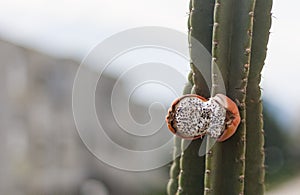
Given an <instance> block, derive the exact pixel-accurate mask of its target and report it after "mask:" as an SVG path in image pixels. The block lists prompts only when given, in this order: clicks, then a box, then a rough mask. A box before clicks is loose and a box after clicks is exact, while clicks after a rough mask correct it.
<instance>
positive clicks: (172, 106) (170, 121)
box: [166, 94, 207, 140]
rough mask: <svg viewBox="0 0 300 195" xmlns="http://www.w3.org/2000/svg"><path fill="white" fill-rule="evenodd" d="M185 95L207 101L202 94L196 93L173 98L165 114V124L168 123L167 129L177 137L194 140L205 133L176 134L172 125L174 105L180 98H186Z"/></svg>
mask: <svg viewBox="0 0 300 195" xmlns="http://www.w3.org/2000/svg"><path fill="white" fill-rule="evenodd" d="M187 97H196V98H199V99H201V100H202V101H203V102H206V101H207V99H206V98H204V97H202V96H200V95H196V94H187V95H183V96H181V97H180V98H177V99H175V100H174V101H173V102H172V105H171V107H170V108H169V110H168V114H167V116H166V122H167V124H168V128H169V130H170V131H171V132H172V133H174V134H176V135H178V136H179V137H181V138H183V139H187V140H195V139H198V138H202V137H203V136H204V135H205V133H203V134H201V135H198V136H194V137H185V136H182V135H181V134H178V133H177V130H176V129H174V127H173V119H174V112H175V106H176V105H177V103H178V102H179V101H180V100H182V99H184V98H187Z"/></svg>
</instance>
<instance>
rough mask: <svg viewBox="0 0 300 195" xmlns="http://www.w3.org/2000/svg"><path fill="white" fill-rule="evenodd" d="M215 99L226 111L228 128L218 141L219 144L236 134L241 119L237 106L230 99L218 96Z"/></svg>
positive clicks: (221, 95)
mask: <svg viewBox="0 0 300 195" xmlns="http://www.w3.org/2000/svg"><path fill="white" fill-rule="evenodd" d="M214 99H215V100H216V101H217V102H218V103H219V104H221V105H222V106H224V107H225V109H226V121H225V122H226V124H225V125H226V127H225V130H224V132H223V134H222V135H221V136H220V137H219V138H218V139H217V141H218V142H223V141H225V140H227V139H229V138H230V137H231V136H232V135H233V134H234V133H235V132H236V130H237V128H238V126H239V124H240V122H241V117H240V113H239V109H238V107H237V105H236V104H235V103H234V102H233V101H232V100H231V99H230V98H229V97H227V96H225V95H223V94H217V95H216V96H215V97H214Z"/></svg>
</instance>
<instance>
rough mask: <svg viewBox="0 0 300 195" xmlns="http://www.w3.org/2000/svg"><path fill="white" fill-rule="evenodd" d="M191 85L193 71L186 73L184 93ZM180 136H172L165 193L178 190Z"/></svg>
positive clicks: (186, 92)
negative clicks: (186, 79)
mask: <svg viewBox="0 0 300 195" xmlns="http://www.w3.org/2000/svg"><path fill="white" fill-rule="evenodd" d="M192 87H193V71H190V73H189V75H188V82H187V84H186V85H185V87H184V89H183V95H184V94H190V93H191V90H192ZM180 155H181V138H179V137H177V136H175V137H174V149H173V163H172V165H171V168H170V179H169V182H168V185H167V194H168V195H173V194H176V192H177V190H178V176H179V171H180V167H179V166H180Z"/></svg>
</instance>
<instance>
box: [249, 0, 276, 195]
mask: <svg viewBox="0 0 300 195" xmlns="http://www.w3.org/2000/svg"><path fill="white" fill-rule="evenodd" d="M271 7H272V0H264V1H262V0H256V4H255V11H254V26H253V40H252V49H251V67H250V73H249V77H248V86H247V97H246V108H247V110H246V115H247V119H246V126H247V130H248V131H247V134H246V140H247V142H246V171H245V194H263V193H264V175H265V170H264V148H263V147H264V135H263V129H262V127H263V119H262V101H261V91H260V87H259V83H260V80H261V79H260V78H261V70H262V68H263V65H264V60H265V58H266V52H267V44H268V39H269V29H270V27H271ZM253 154H255V155H253Z"/></svg>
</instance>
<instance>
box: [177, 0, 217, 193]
mask: <svg viewBox="0 0 300 195" xmlns="http://www.w3.org/2000/svg"><path fill="white" fill-rule="evenodd" d="M213 9H214V1H212V0H191V1H190V14H189V20H188V28H189V43H190V56H191V69H192V71H193V77H192V78H193V83H194V86H193V89H192V93H196V94H198V95H201V96H203V97H206V98H208V97H209V96H210V93H209V88H208V86H207V84H206V82H205V79H204V78H203V75H202V74H201V73H200V70H199V69H198V68H199V67H198V66H197V65H195V64H194V63H193V61H196V60H195V59H196V58H197V56H196V53H197V51H194V50H195V49H196V48H195V47H194V45H197V44H194V41H199V42H200V43H201V44H202V45H203V46H204V47H205V48H206V49H207V50H208V51H209V52H210V51H211V37H212V27H213ZM187 144H189V145H188V146H187V147H186V145H187ZM201 144H202V140H201V139H198V140H194V141H192V142H190V141H187V140H182V143H181V147H182V155H181V158H180V174H179V186H178V192H177V194H178V195H183V194H185V195H186V194H191V195H192V194H203V189H204V188H203V186H204V166H205V157H204V156H199V155H198V151H199V148H200V146H201ZM183 149H184V150H183Z"/></svg>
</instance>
